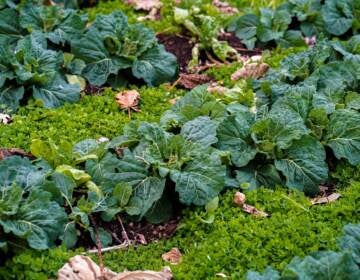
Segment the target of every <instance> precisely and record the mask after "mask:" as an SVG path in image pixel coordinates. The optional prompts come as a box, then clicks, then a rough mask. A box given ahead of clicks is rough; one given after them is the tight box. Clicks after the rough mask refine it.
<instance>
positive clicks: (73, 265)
mask: <svg viewBox="0 0 360 280" xmlns="http://www.w3.org/2000/svg"><path fill="white" fill-rule="evenodd" d="M99 279H103V280H140V279H141V280H170V279H172V273H171V270H170V268H167V267H166V268H164V269H163V270H162V271H160V272H156V271H148V270H145V271H125V272H121V273H115V272H113V271H111V270H109V269H107V268H105V269H104V270H103V272H101V269H100V267H99V266H98V265H97V264H96V263H95V262H93V261H92V260H91V259H90V258H89V257H86V256H75V257H73V258H71V259H70V260H69V262H67V263H66V264H65V265H64V266H63V267H62V268H61V269H60V270H59V271H58V280H99Z"/></svg>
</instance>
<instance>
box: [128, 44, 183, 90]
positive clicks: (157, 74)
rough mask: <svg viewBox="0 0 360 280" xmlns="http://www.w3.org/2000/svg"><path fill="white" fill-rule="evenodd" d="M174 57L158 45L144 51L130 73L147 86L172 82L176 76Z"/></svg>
mask: <svg viewBox="0 0 360 280" xmlns="http://www.w3.org/2000/svg"><path fill="white" fill-rule="evenodd" d="M177 67H178V66H177V62H176V57H175V56H174V55H172V54H170V53H168V52H166V51H165V48H164V46H162V45H158V46H154V47H153V48H151V49H149V50H148V51H146V52H145V53H144V54H142V55H141V56H140V57H139V58H138V59H137V60H135V62H134V64H133V66H132V73H133V75H134V76H135V77H136V78H138V79H143V80H144V81H145V82H146V83H147V84H148V85H149V86H155V85H158V84H160V83H163V82H166V81H169V80H172V79H173V78H174V77H175V75H176V74H177Z"/></svg>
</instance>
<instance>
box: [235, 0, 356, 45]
mask: <svg viewBox="0 0 360 280" xmlns="http://www.w3.org/2000/svg"><path fill="white" fill-rule="evenodd" d="M359 12H360V4H359V2H358V1H356V0H346V1H338V0H325V1H320V0H290V1H288V3H286V4H283V5H281V6H279V7H278V8H276V9H261V10H260V12H259V14H258V15H257V14H245V15H243V16H240V17H237V18H235V19H234V20H233V21H232V22H231V23H230V24H229V26H228V30H229V31H232V32H235V34H236V36H237V37H238V38H240V39H241V40H242V42H243V43H244V44H245V45H246V46H247V47H248V48H250V49H252V48H254V46H255V44H256V43H259V45H260V46H261V45H266V44H269V43H272V42H275V43H277V44H280V45H283V46H288V45H292V46H294V45H295V46H296V45H303V44H304V39H303V36H304V37H312V36H314V35H316V36H319V35H320V37H321V36H323V35H325V36H327V37H333V36H342V35H344V34H347V33H348V32H352V33H353V34H356V33H357V32H358V31H359V28H360V22H359ZM294 22H295V23H297V24H293V23H294ZM321 34H323V35H321Z"/></svg>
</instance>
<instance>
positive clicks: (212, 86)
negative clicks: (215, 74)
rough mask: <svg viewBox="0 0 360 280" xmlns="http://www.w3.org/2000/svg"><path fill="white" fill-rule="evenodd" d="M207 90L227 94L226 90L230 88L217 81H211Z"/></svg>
mask: <svg viewBox="0 0 360 280" xmlns="http://www.w3.org/2000/svg"><path fill="white" fill-rule="evenodd" d="M207 91H208V92H210V93H219V94H225V93H226V92H228V91H229V89H228V88H226V87H223V86H221V85H219V84H218V83H217V82H215V83H211V84H210V85H209V86H208V88H207Z"/></svg>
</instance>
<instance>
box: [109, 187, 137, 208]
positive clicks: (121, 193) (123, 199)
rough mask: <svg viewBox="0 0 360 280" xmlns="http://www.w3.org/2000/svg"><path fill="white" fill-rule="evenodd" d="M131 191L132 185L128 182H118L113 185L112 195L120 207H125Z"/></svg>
mask: <svg viewBox="0 0 360 280" xmlns="http://www.w3.org/2000/svg"><path fill="white" fill-rule="evenodd" d="M132 192H133V190H132V187H131V186H130V185H129V184H128V183H119V184H117V185H116V186H115V188H114V190H113V193H112V195H113V197H115V199H116V200H117V202H118V205H119V206H120V207H125V206H126V205H127V204H128V202H129V200H130V197H131V195H132Z"/></svg>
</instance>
